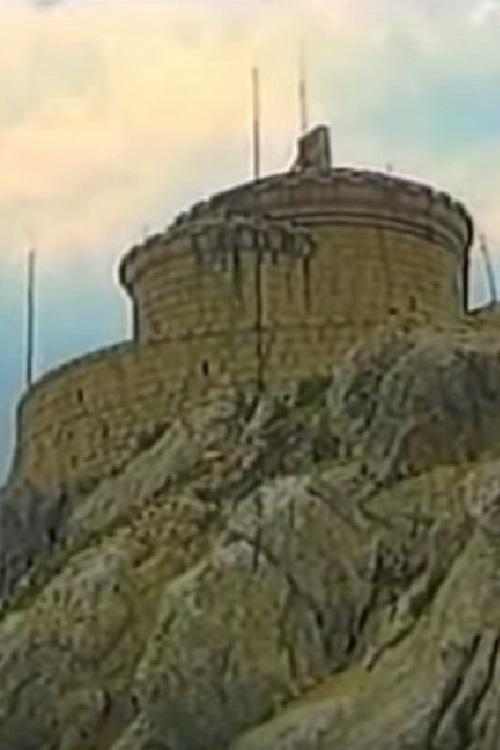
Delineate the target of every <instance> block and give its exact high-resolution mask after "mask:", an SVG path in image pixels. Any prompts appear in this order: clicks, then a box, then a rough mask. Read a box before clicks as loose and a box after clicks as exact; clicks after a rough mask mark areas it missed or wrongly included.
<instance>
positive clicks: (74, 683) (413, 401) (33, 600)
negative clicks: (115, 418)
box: [0, 330, 500, 750]
mask: <svg viewBox="0 0 500 750" xmlns="http://www.w3.org/2000/svg"><path fill="white" fill-rule="evenodd" d="M499 355H500V346H498V344H497V342H496V340H495V338H494V337H492V336H490V335H489V334H486V333H485V334H483V335H478V334H475V335H474V336H467V335H465V334H456V335H453V334H452V333H451V332H450V333H447V334H444V333H442V334H439V333H436V332H434V333H433V332H431V331H427V332H426V333H425V334H423V333H421V334H419V335H417V334H416V333H415V332H412V333H410V334H408V333H404V332H403V331H399V332H398V331H397V330H394V331H392V332H387V333H386V335H384V336H381V337H380V338H378V339H373V340H372V341H366V342H365V344H364V345H363V346H362V347H359V348H357V349H355V350H353V351H352V352H351V353H350V354H349V355H347V356H346V358H345V359H344V360H343V361H342V362H341V363H340V364H339V365H338V366H337V367H336V368H335V369H334V371H333V372H332V374H331V376H330V375H329V376H327V375H325V376H322V377H321V378H316V379H314V378H309V379H308V380H304V381H297V382H296V383H295V385H294V386H293V387H290V388H289V389H288V392H287V394H286V395H287V398H286V399H284V398H283V394H281V395H272V394H267V395H264V396H262V397H261V398H259V399H257V398H253V397H249V396H247V397H245V396H243V395H241V394H237V393H233V394H231V395H227V396H225V397H220V398H219V399H218V400H214V401H213V402H212V403H209V404H207V405H206V406H205V407H203V408H201V407H200V409H198V410H196V411H193V412H192V413H190V414H188V415H186V416H185V417H184V418H182V419H179V420H178V421H177V422H175V423H174V424H172V425H171V426H170V427H169V428H168V429H167V430H166V431H165V432H164V433H163V434H162V435H161V436H159V438H158V440H157V442H156V443H155V444H154V445H152V446H151V447H149V448H147V449H144V450H143V451H142V452H136V455H135V457H134V458H133V459H132V460H131V461H130V463H129V464H128V465H127V466H126V467H125V468H124V470H123V471H122V472H121V473H120V474H119V475H117V476H115V477H113V478H109V479H106V480H105V481H103V482H102V483H101V484H100V485H99V486H97V487H95V488H94V489H92V490H91V491H85V490H84V488H81V487H79V488H74V490H73V492H74V494H75V495H76V494H78V502H77V503H75V502H73V500H74V498H73V497H69V500H70V502H68V500H67V499H65V498H66V497H67V495H65V494H64V493H62V492H61V494H60V496H58V497H52V498H45V497H41V496H39V495H35V494H34V493H33V491H32V490H30V488H29V487H26V488H24V489H22V490H21V489H20V488H17V489H16V495H15V496H14V494H13V491H12V490H11V488H9V487H7V488H5V490H4V498H3V501H2V506H1V514H0V533H1V537H0V570H1V576H2V578H1V580H2V614H1V615H0V750H31V748H33V750H35V748H36V750H49V749H50V750H87V749H88V750H212V749H213V750H224V749H226V750H368V748H370V750H400V749H401V748H408V749H410V748H412V749H413V750H429V749H430V748H433V749H434V750H464V749H467V750H469V749H470V750H493V748H498V747H500V688H499V685H500V665H499V660H498V648H499V642H500V640H499V639H500V604H499V602H500V596H499V594H500V591H499V589H500V574H499V569H500V409H499V408H498V406H499V401H500V356H499Z"/></svg>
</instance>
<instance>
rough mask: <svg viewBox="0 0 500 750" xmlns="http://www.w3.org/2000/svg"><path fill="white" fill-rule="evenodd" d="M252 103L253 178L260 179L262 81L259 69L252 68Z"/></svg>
mask: <svg viewBox="0 0 500 750" xmlns="http://www.w3.org/2000/svg"><path fill="white" fill-rule="evenodd" d="M252 102H253V177H254V180H258V179H259V177H260V79H259V69H258V68H257V67H253V68H252Z"/></svg>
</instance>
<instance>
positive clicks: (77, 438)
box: [11, 332, 257, 488]
mask: <svg viewBox="0 0 500 750" xmlns="http://www.w3.org/2000/svg"><path fill="white" fill-rule="evenodd" d="M232 343H233V344H234V346H237V350H238V356H235V355H234V352H232V350H231V346H230V342H227V341H224V340H223V337H221V336H214V337H212V338H211V337H203V338H198V339H196V340H195V339H188V338H186V339H184V340H182V339H179V340H178V341H171V342H152V343H149V344H143V345H135V344H133V345H132V344H124V345H121V346H118V347H113V348H111V349H109V350H103V351H101V352H97V353H96V354H92V355H90V356H88V357H83V358H81V359H79V360H76V361H74V362H72V363H69V364H68V365H65V366H63V367H62V368H60V369H59V370H55V371H53V372H51V373H49V375H47V376H46V377H45V378H43V379H42V380H41V381H39V382H38V384H36V385H35V387H34V388H33V389H32V390H31V391H30V392H29V393H28V394H27V395H26V396H25V398H24V399H23V400H22V401H21V404H20V406H19V411H18V435H17V451H16V460H15V462H14V467H13V471H12V477H11V479H12V480H13V481H15V482H21V481H23V480H25V479H28V478H29V480H30V482H31V483H32V484H34V485H37V486H39V487H43V488H50V487H51V486H54V485H57V484H64V483H67V482H75V481H78V482H80V481H92V480H95V479H100V478H102V477H103V476H106V475H108V474H110V473H112V472H113V471H114V470H116V469H117V468H118V467H120V466H121V465H122V464H123V463H124V462H125V461H127V460H128V459H129V458H130V456H131V455H132V454H133V453H134V452H137V450H139V449H140V447H141V445H143V444H144V443H145V441H148V440H150V439H151V437H152V436H154V434H155V433H156V431H157V430H158V428H159V427H161V426H162V425H163V424H165V423H167V422H168V421H169V420H171V419H172V418H173V417H176V416H178V415H179V414H180V413H181V411H182V408H183V406H184V405H185V404H186V403H193V402H194V401H196V400H197V399H204V398H205V397H206V396H207V394H210V393H211V392H212V391H214V390H216V388H217V387H224V388H227V387H230V385H231V383H232V382H235V381H237V382H238V383H241V384H246V385H247V387H250V388H251V387H252V384H253V382H254V380H255V373H256V369H257V368H256V362H255V357H256V345H255V341H254V334H253V332H247V333H246V334H243V333H242V334H241V337H240V338H239V340H237V341H236V340H235V341H233V342H232Z"/></svg>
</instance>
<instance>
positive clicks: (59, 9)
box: [0, 0, 500, 477]
mask: <svg viewBox="0 0 500 750" xmlns="http://www.w3.org/2000/svg"><path fill="white" fill-rule="evenodd" d="M499 38H500V5H499V3H497V2H495V0H477V1H476V0H468V1H466V0H439V3H438V2H436V0H404V2H401V1H400V0H399V1H396V0H335V2H334V0H219V2H211V1H210V0H199V2H193V1H191V0H189V1H187V0H183V1H182V2H172V1H171V0H149V2H147V1H146V0H67V2H34V1H33V2H32V1H30V0H3V2H0V88H1V91H2V100H1V103H0V163H1V164H2V169H1V170H0V248H1V250H0V340H1V342H2V348H1V351H2V362H1V368H0V477H1V471H2V469H3V470H5V467H6V466H7V463H8V460H9V459H10V451H11V448H12V427H13V413H14V406H15V403H16V401H17V399H18V397H19V395H20V392H21V389H22V340H23V310H22V303H23V293H24V291H23V290H24V281H25V279H24V275H25V265H26V250H27V244H28V241H29V238H30V237H32V238H35V241H36V244H37V247H38V249H39V257H38V268H39V276H38V290H37V292H38V298H37V304H38V326H37V368H38V372H39V373H42V372H44V371H46V370H47V369H49V368H50V367H52V366H54V365H56V364H58V363H60V362H61V361H63V360H65V359H66V358H68V357H71V356H74V355H76V354H79V353H82V352H83V351H86V350H88V349H92V348H95V347H98V346H101V345H105V344H108V343H111V342H113V341H116V340H118V339H120V338H122V337H123V336H124V335H125V334H126V332H127V329H128V308H127V305H126V300H125V297H124V295H123V294H122V292H121V291H120V290H119V289H118V286H117V284H116V265H117V261H118V258H119V257H120V255H121V254H122V253H123V252H124V251H125V250H126V249H127V247H128V246H129V245H130V244H131V243H133V242H135V241H136V240H137V239H138V238H139V237H140V236H141V234H142V233H143V232H144V230H145V228H146V227H147V228H149V229H150V230H156V229H158V228H161V227H163V226H165V225H166V224H167V223H168V222H169V221H170V220H171V218H172V217H173V216H174V215H175V213H176V212H177V211H178V210H181V209H182V208H185V207H186V204H189V203H190V202H192V201H194V200H196V199H198V198H200V197H204V196H206V195H207V194H208V193H210V192H212V191H214V190H217V189H219V188H222V187H224V186H227V185H230V184H233V183H235V182H238V181H241V180H243V179H246V178H247V177H248V175H249V164H250V155H249V127H248V126H249V102H250V97H249V69H250V67H251V65H252V64H253V63H254V62H258V63H259V65H260V67H261V71H262V73H261V75H262V81H263V92H262V98H263V102H262V107H263V128H264V147H263V164H264V168H265V169H266V170H268V171H275V170H279V169H282V168H284V167H286V166H287V165H288V164H289V163H290V159H291V156H292V152H293V142H294V139H295V136H296V132H297V124H298V113H297V97H296V60H297V49H298V47H299V46H300V43H301V40H304V41H305V46H306V56H307V61H308V76H309V100H310V101H309V105H310V106H309V108H310V113H311V119H312V120H313V121H315V122H320V121H321V122H326V123H328V124H330V125H331V127H332V130H333V144H334V158H335V161H336V162H337V163H340V164H354V165H363V166H368V167H375V168H380V167H384V165H385V164H386V163H388V162H391V163H393V164H394V165H395V168H396V171H399V172H401V173H403V174H406V175H410V176H415V177H417V178H419V179H421V180H424V181H426V182H431V183H433V184H436V185H438V186H440V187H443V188H445V189H448V190H450V191H451V192H452V193H453V194H454V195H456V196H457V197H460V198H462V199H463V200H464V201H465V202H466V203H467V205H468V206H469V208H470V210H471V211H472V213H473V215H474V217H475V219H476V221H477V224H478V228H479V230H480V231H484V232H486V233H487V234H488V237H489V239H490V246H491V251H492V254H493V258H494V262H495V268H496V270H497V275H498V272H500V213H499V211H498V208H499V207H500V171H499V170H498V169H497V164H499V163H500V95H499V94H498V91H499V81H500V45H499V44H498V39H499ZM473 296H474V300H475V301H476V302H477V303H479V302H481V301H482V300H483V299H484V298H485V290H484V269H482V267H481V264H480V262H479V260H477V262H476V263H475V265H474V274H473Z"/></svg>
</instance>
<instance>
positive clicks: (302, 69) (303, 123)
mask: <svg viewBox="0 0 500 750" xmlns="http://www.w3.org/2000/svg"><path fill="white" fill-rule="evenodd" d="M299 115H300V131H301V133H302V135H304V133H306V132H307V129H308V127H309V121H308V120H309V118H308V111H307V75H306V50H305V44H304V41H302V42H301V45H300V51H299Z"/></svg>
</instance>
